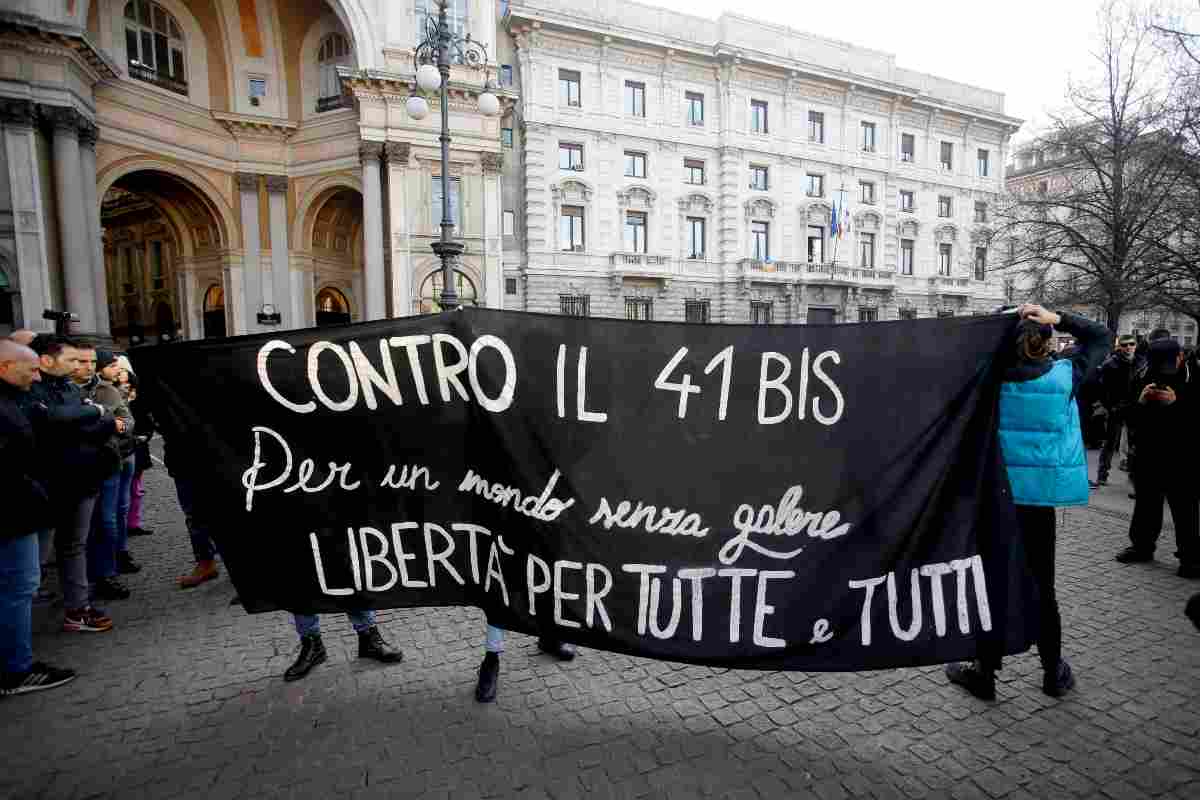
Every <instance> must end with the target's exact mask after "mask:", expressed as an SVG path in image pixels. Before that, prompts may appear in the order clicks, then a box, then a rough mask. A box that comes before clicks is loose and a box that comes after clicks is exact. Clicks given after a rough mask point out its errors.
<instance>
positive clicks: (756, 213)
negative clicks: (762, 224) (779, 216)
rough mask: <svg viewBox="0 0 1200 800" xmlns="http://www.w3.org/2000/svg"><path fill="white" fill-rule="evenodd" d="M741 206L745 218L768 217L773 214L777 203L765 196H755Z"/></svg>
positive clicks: (777, 206) (777, 205)
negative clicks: (744, 212)
mask: <svg viewBox="0 0 1200 800" xmlns="http://www.w3.org/2000/svg"><path fill="white" fill-rule="evenodd" d="M742 208H743V209H745V211H746V219H755V218H758V219H770V218H771V217H774V216H775V211H776V209H778V208H779V204H778V203H776V202H775V201H774V200H771V199H770V198H767V197H755V198H752V199H750V200H747V201H746V203H745V205H744V206H742Z"/></svg>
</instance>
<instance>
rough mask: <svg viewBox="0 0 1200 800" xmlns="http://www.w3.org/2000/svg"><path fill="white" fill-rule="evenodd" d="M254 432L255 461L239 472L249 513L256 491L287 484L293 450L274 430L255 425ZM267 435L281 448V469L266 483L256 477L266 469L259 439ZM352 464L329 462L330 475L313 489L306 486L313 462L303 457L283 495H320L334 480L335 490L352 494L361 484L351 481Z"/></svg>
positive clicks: (314, 467)
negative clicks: (293, 478)
mask: <svg viewBox="0 0 1200 800" xmlns="http://www.w3.org/2000/svg"><path fill="white" fill-rule="evenodd" d="M251 430H252V432H253V433H254V461H253V463H251V464H250V466H249V467H247V468H246V471H245V472H243V473H242V486H243V487H244V488H245V489H246V510H247V511H250V510H252V509H253V508H254V495H255V493H257V492H264V491H267V490H268V489H274V488H275V487H277V486H280V485H282V484H283V483H285V482H286V481H287V479H288V478H289V477H291V474H292V449H291V448H290V447H288V443H287V440H286V439H284V438H283V437H282V436H280V435H279V434H278V433H276V432H275V431H273V430H271V429H270V428H267V427H265V426H262V425H255V426H254V428H252V429H251ZM264 434H265V435H267V436H268V437H270V438H271V439H274V440H275V442H276V443H277V444H278V445H279V446H280V447H281V448H282V449H283V469H282V471H280V473H279V474H278V475H277V476H276V477H274V478H271V479H270V480H268V481H267V482H266V483H259V482H258V474H259V473H260V472H261V471H262V470H263V468H264V467H266V466H268V464H267V462H266V461H263V460H262V437H263V435H264ZM352 468H353V465H351V464H350V462H348V461H347V462H346V463H345V464H338V463H337V462H336V461H330V462H329V474H328V475H327V476H326V477H325V480H324V481H322V482H321V483H320V484H318V485H316V486H312V485H310V484H309V480H310V479H311V478H312V476H313V473H314V472H316V469H317V466H316V463H315V462H314V461H313V460H312V459H311V458H306V459H304V460H303V461H301V462H300V467H299V469H298V470H297V476H296V482H295V483H294V484H292V485H291V486H288V487H287V488H285V489H284V490H283V492H284V494H291V493H292V492H295V491H302V492H305V493H306V494H316V493H317V492H323V491H325V490H326V489H328V488H329V487H330V486H332V485H333V482H334V480H337V481H338V488H339V489H341V490H342V491H346V492H352V491H354V490H355V489H357V488H358V487H359V486H360V485H362V484H361V482H360V481H354V482H350V470H351V469H352Z"/></svg>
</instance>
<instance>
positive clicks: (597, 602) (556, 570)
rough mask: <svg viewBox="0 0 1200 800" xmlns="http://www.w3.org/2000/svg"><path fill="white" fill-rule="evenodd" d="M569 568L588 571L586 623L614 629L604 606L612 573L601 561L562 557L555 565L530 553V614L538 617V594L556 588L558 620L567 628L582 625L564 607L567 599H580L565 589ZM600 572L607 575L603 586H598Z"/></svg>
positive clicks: (527, 560)
mask: <svg viewBox="0 0 1200 800" xmlns="http://www.w3.org/2000/svg"><path fill="white" fill-rule="evenodd" d="M568 569H569V570H580V569H582V570H583V571H584V597H583V600H584V608H585V609H586V611H585V613H584V616H583V619H584V624H585V625H586V626H587V627H589V628H594V627H596V623H597V621H599V624H600V625H602V626H603V627H604V629H605V630H606V631H611V630H612V620H611V619H610V618H609V616H608V610H607V609H606V608H605V607H604V598H605V596H606V595H608V593H609V592H610V591H611V590H612V583H613V580H612V573H611V572H609V570H608V568H607V567H604V566H602V565H600V564H590V563H589V564H582V563H580V562H578V561H566V560H562V561H555V562H554V565H553V566H551V565H550V564H547V563H546V562H545V561H543V560H542V559H540V558H538V557H537V556H535V555H534V554H533V553H529V554H527V555H526V557H525V590H526V593H527V594H528V595H529V614H530V616H537V596H538V595H539V594H545V593H546V592H549V591H553V597H551V606H552V610H551V613H552V614H553V616H554V622H555V623H556V624H558V625H562V626H563V627H565V628H579V627H582V626H581V625H580V623H579V622H576V621H575V620H574V619H568V618H567V617H566V615H565V614H564V610H563V603H564V602H566V601H569V600H578V599H579V595H578V594H577V593H574V592H568V591H567V590H566V589H565V588H563V587H564V584H565V577H564V574H563V571H564V570H568ZM539 575H540V578H539V577H538V576H539ZM597 575H601V576H603V578H604V585H603V586H601V587H599V588H597V585H596V576H597ZM552 576H553V577H552Z"/></svg>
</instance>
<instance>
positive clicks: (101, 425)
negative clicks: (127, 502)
mask: <svg viewBox="0 0 1200 800" xmlns="http://www.w3.org/2000/svg"><path fill="white" fill-rule="evenodd" d="M28 395H29V396H28V398H27V399H26V400H25V408H26V413H27V416H28V417H29V419H30V421H31V422H33V430H34V435H35V437H36V439H37V454H38V470H37V474H38V475H40V476H41V478H42V482H43V485H44V486H45V487H46V488H47V489H48V490H49V492H50V498H51V500H53V501H54V502H55V503H58V502H63V501H66V502H70V501H73V500H78V499H80V498H82V497H87V496H88V495H91V494H95V493H96V491H98V490H99V488H100V484H101V483H103V482H104V480H105V479H106V478H107V477H108V476H109V475H111V474H112V473H113V471H114V470H116V469H117V468H118V467H119V466H120V460H119V459H118V457H117V452H116V450H114V449H113V448H112V447H109V440H110V439H111V438H112V436H113V434H114V433H116V432H117V423H116V420H115V418H114V417H113V416H112V415H111V414H105V413H104V410H103V409H102V408H101V407H100V406H97V405H93V404H91V403H85V402H84V399H83V396H82V395H80V393H79V389H78V388H76V386H75V384H73V383H71V382H70V381H69V380H67V379H66V378H59V377H55V376H53V375H46V374H45V373H43V374H42V380H41V381H40V382H39V383H35V384H34V385H33V389H32V390H31V391H30V392H28Z"/></svg>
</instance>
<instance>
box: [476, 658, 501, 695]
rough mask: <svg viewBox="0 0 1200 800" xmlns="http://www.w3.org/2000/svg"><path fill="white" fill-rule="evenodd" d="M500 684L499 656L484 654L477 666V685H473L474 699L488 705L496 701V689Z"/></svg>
mask: <svg viewBox="0 0 1200 800" xmlns="http://www.w3.org/2000/svg"><path fill="white" fill-rule="evenodd" d="M499 684H500V655H499V654H498V653H484V654H483V663H482V664H480V665H479V683H477V684H476V685H475V699H476V700H478V701H479V702H481V703H490V702H492V701H493V700H495V699H496V687H497V686H499Z"/></svg>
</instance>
